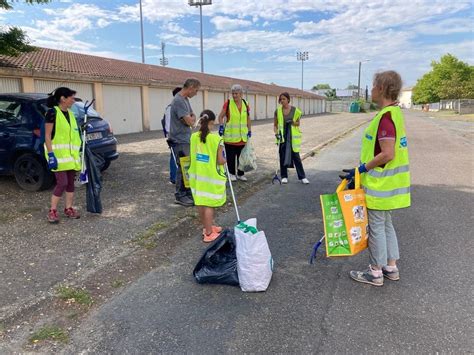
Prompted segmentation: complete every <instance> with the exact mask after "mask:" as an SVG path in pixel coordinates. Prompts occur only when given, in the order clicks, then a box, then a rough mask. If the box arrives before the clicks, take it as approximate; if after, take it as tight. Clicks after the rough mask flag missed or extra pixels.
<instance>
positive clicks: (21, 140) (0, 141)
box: [0, 93, 118, 191]
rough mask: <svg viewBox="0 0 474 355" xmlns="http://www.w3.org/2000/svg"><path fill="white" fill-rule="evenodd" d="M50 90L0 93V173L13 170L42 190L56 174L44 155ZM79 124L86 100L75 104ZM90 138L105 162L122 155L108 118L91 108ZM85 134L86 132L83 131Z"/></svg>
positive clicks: (17, 176)
mask: <svg viewBox="0 0 474 355" xmlns="http://www.w3.org/2000/svg"><path fill="white" fill-rule="evenodd" d="M47 97H48V96H47V95H46V94H26V93H20V94H0V174H3V175H4V174H13V175H14V176H15V179H16V181H17V183H18V185H20V187H21V188H23V189H25V190H28V191H39V190H42V189H47V188H49V187H50V186H51V185H52V184H53V182H54V175H53V174H52V173H51V172H50V171H49V170H48V167H47V164H46V159H45V157H44V144H43V143H44V133H43V130H44V129H43V127H44V124H43V123H44V122H43V118H44V114H45V112H46V110H48V107H47V106H46V99H47ZM71 110H72V111H73V112H74V115H75V116H76V119H77V122H78V125H79V126H81V125H82V123H83V122H84V103H83V102H76V103H74V105H73V106H72V107H71ZM87 116H88V118H87V123H86V140H87V144H88V145H89V147H90V148H91V150H92V151H94V152H96V153H98V154H100V155H101V156H102V157H103V158H104V160H105V164H104V165H103V166H102V170H105V169H107V168H108V167H109V165H110V162H111V161H112V160H115V159H117V158H118V153H117V140H116V139H115V137H114V135H113V133H112V129H111V127H110V125H109V123H108V122H107V121H105V120H104V119H102V118H101V117H100V115H99V114H98V113H97V112H96V111H95V110H94V109H92V108H89V111H88V115H87ZM81 137H82V135H81Z"/></svg>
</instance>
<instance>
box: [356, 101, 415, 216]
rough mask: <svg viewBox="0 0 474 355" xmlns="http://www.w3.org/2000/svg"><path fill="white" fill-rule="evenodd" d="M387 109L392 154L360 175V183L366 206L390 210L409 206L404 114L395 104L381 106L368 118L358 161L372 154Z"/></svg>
mask: <svg viewBox="0 0 474 355" xmlns="http://www.w3.org/2000/svg"><path fill="white" fill-rule="evenodd" d="M388 111H390V114H391V117H392V121H393V123H394V125H395V130H396V137H395V143H394V144H395V155H394V158H393V160H391V161H389V162H388V163H387V164H385V166H384V167H383V168H381V167H376V168H374V169H372V170H370V171H368V172H367V173H365V174H362V175H361V185H362V188H363V189H364V191H365V194H366V196H365V198H366V203H367V208H370V209H373V210H393V209H398V208H404V207H409V206H410V204H411V195H410V165H409V159H408V148H407V139H406V134H405V123H404V120H403V114H402V112H401V110H400V108H399V107H398V106H387V107H385V108H383V109H382V110H381V111H380V112H379V113H378V114H377V115H376V116H375V117H374V119H373V120H372V121H371V122H370V124H369V126H368V127H367V128H366V130H365V132H364V135H363V138H362V148H361V154H360V161H361V162H362V163H367V162H369V161H371V160H372V159H373V158H374V148H375V141H376V137H377V131H378V128H379V124H380V119H381V118H382V116H383V114H384V113H386V112H388Z"/></svg>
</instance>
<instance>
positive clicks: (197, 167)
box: [188, 132, 227, 207]
mask: <svg viewBox="0 0 474 355" xmlns="http://www.w3.org/2000/svg"><path fill="white" fill-rule="evenodd" d="M221 141H222V139H221V137H219V136H218V135H217V134H214V133H209V134H208V135H207V137H206V143H203V142H201V132H196V133H193V134H192V135H191V147H190V157H191V164H190V166H189V171H188V174H189V187H190V188H191V192H192V194H193V198H194V204H195V205H196V206H208V207H219V206H222V205H223V204H224V203H225V201H226V191H225V184H226V181H227V178H226V175H225V171H224V166H223V165H218V164H217V151H218V148H219V144H220V142H221Z"/></svg>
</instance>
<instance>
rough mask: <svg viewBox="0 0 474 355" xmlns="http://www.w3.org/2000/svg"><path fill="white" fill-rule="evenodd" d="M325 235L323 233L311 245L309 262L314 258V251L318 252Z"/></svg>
mask: <svg viewBox="0 0 474 355" xmlns="http://www.w3.org/2000/svg"><path fill="white" fill-rule="evenodd" d="M325 237H326V236H325V235H323V237H322V238H321V239H320V240H319V241H318V242H317V243H316V244H314V246H313V251H312V252H311V256H310V257H309V263H310V264H312V263H313V261H314V259H316V253H317V252H318V249H319V247H320V246H321V244H322V242H323V240H324V238H325Z"/></svg>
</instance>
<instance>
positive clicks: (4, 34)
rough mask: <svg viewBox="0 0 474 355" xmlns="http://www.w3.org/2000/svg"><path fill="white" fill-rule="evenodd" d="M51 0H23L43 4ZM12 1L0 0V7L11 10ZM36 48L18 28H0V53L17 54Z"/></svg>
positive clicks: (28, 2)
mask: <svg viewBox="0 0 474 355" xmlns="http://www.w3.org/2000/svg"><path fill="white" fill-rule="evenodd" d="M50 1H51V0H25V2H26V3H27V4H30V5H31V4H34V3H38V4H44V3H47V2H50ZM13 2H14V1H9V0H0V9H4V10H11V9H12V4H13ZM34 50H36V47H33V46H31V45H30V44H29V41H28V38H27V36H26V34H25V32H23V31H22V30H21V29H20V28H18V27H13V26H10V27H7V28H6V29H5V28H0V55H8V56H18V55H20V54H21V53H25V52H32V51H34Z"/></svg>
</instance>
